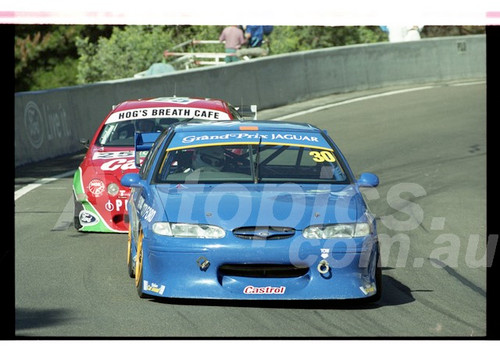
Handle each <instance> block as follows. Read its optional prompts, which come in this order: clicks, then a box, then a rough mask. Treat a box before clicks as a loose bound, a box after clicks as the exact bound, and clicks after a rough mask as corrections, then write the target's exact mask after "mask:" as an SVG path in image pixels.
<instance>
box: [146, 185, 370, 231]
mask: <svg viewBox="0 0 500 354" xmlns="http://www.w3.org/2000/svg"><path fill="white" fill-rule="evenodd" d="M156 193H157V195H158V199H157V200H159V201H160V203H161V206H160V205H159V206H155V209H156V210H161V209H163V210H164V218H165V220H167V221H170V222H183V223H198V224H212V225H218V226H221V227H223V228H224V229H227V230H233V229H235V228H238V227H245V226H248V227H254V226H282V227H292V228H295V229H297V230H303V229H304V228H305V227H307V226H309V225H319V224H330V223H340V222H355V221H358V220H360V218H361V217H363V215H364V213H365V203H364V201H363V198H362V197H361V195H360V193H359V191H358V190H357V189H356V188H355V186H353V185H329V184H307V185H305V184H292V183H285V184H205V185H199V184H196V185H195V184H179V185H168V186H165V185H163V186H161V185H158V186H157V187H156Z"/></svg>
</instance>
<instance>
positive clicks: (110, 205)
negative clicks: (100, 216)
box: [104, 200, 115, 211]
mask: <svg viewBox="0 0 500 354" xmlns="http://www.w3.org/2000/svg"><path fill="white" fill-rule="evenodd" d="M104 209H106V210H107V211H113V210H115V206H114V205H113V203H111V201H109V200H108V201H107V202H106V204H104Z"/></svg>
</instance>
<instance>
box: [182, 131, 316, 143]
mask: <svg viewBox="0 0 500 354" xmlns="http://www.w3.org/2000/svg"><path fill="white" fill-rule="evenodd" d="M259 139H262V140H277V141H283V140H285V141H288V142H290V141H292V142H299V141H300V142H313V143H318V142H319V140H318V137H316V136H310V135H305V134H277V133H271V134H260V133H253V134H251V133H228V134H222V135H217V134H216V135H208V134H205V135H198V136H196V135H189V136H185V137H184V138H182V143H183V144H190V143H194V142H199V141H203V142H207V141H215V142H217V141H223V140H257V141H258V140H259Z"/></svg>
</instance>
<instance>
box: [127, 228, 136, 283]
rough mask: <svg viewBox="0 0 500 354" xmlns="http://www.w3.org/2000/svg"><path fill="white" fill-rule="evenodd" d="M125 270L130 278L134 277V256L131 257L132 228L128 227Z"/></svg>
mask: <svg viewBox="0 0 500 354" xmlns="http://www.w3.org/2000/svg"><path fill="white" fill-rule="evenodd" d="M127 270H128V275H129V276H130V277H131V278H135V265H134V258H133V257H132V230H131V229H130V227H129V229H128V241H127Z"/></svg>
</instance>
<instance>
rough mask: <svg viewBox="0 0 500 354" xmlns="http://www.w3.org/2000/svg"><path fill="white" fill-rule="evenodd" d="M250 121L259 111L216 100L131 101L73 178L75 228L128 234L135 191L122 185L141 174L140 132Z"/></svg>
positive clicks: (114, 114)
mask: <svg viewBox="0 0 500 354" xmlns="http://www.w3.org/2000/svg"><path fill="white" fill-rule="evenodd" d="M248 107H251V108H250V109H249V108H248ZM243 111H244V112H243ZM248 113H250V114H248ZM245 116H252V117H253V119H256V109H255V106H247V107H245V108H243V107H240V108H238V107H234V106H232V105H231V104H230V103H228V102H226V101H224V100H221V99H211V98H192V97H159V98H150V99H138V100H129V101H125V102H122V103H120V104H118V105H116V106H114V107H113V109H112V110H111V112H109V114H108V115H107V116H106V118H105V119H104V121H103V122H102V123H101V125H100V126H99V129H97V132H96V133H95V135H94V137H93V138H92V140H91V141H90V142H89V141H88V140H87V141H85V142H83V143H85V144H86V145H87V144H88V151H87V153H86V154H85V157H84V159H83V161H82V163H81V164H80V167H79V168H78V170H77V171H76V172H75V175H74V177H73V196H74V202H75V209H74V226H75V228H76V229H77V230H78V231H88V232H112V233H117V232H120V233H125V232H128V216H127V209H126V208H127V203H126V201H127V199H128V197H129V195H130V189H129V188H127V187H124V186H122V185H121V184H120V179H121V177H122V176H123V175H124V174H126V173H129V172H137V171H138V169H137V166H136V164H135V161H134V157H135V156H134V136H135V132H136V131H140V132H143V133H145V132H157V131H163V130H165V129H167V128H168V127H169V126H170V125H172V124H174V123H177V122H179V121H183V120H187V119H190V120H213V121H220V120H242V119H243V117H245ZM145 153H147V152H145ZM141 158H143V156H141Z"/></svg>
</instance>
